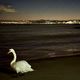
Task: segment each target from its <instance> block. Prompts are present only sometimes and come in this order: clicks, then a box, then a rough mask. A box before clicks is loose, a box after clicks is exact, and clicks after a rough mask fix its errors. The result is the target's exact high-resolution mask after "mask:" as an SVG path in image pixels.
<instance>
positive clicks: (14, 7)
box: [0, 0, 80, 20]
mask: <svg viewBox="0 0 80 80" xmlns="http://www.w3.org/2000/svg"><path fill="white" fill-rule="evenodd" d="M0 19H12V20H13V19H23V20H25V19H26V20H30V19H50V20H51V19H60V20H63V19H80V0H0Z"/></svg>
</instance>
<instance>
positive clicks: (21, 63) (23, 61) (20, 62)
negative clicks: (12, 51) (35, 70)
mask: <svg viewBox="0 0 80 80" xmlns="http://www.w3.org/2000/svg"><path fill="white" fill-rule="evenodd" d="M16 65H20V66H24V65H25V66H26V67H31V65H30V64H29V63H28V62H26V61H25V60H22V61H18V62H16Z"/></svg>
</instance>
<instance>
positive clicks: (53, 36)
mask: <svg viewBox="0 0 80 80" xmlns="http://www.w3.org/2000/svg"><path fill="white" fill-rule="evenodd" d="M75 27H80V25H0V50H1V54H3V53H4V54H5V53H6V52H7V51H5V50H8V49H9V48H14V49H15V50H16V52H17V56H18V58H23V59H27V60H30V59H40V58H49V57H56V56H68V55H75V54H79V53H80V52H79V51H80V29H77V28H75Z"/></svg>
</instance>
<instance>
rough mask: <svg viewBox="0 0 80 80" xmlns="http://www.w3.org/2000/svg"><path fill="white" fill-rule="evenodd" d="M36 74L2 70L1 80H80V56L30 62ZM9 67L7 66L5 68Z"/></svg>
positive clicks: (0, 72) (0, 71)
mask: <svg viewBox="0 0 80 80" xmlns="http://www.w3.org/2000/svg"><path fill="white" fill-rule="evenodd" d="M29 63H30V64H31V65H32V67H33V68H34V69H35V71H34V72H28V73H26V74H23V75H17V74H16V73H15V72H13V71H11V70H10V71H9V69H7V68H6V69H3V70H2V69H1V68H0V69H1V70H0V79H1V80H80V56H72V57H60V58H53V59H44V60H33V61H29ZM5 67H7V66H5Z"/></svg>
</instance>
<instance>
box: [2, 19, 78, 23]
mask: <svg viewBox="0 0 80 80" xmlns="http://www.w3.org/2000/svg"><path fill="white" fill-rule="evenodd" d="M0 24H80V20H44V19H40V20H0Z"/></svg>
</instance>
